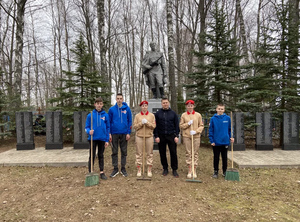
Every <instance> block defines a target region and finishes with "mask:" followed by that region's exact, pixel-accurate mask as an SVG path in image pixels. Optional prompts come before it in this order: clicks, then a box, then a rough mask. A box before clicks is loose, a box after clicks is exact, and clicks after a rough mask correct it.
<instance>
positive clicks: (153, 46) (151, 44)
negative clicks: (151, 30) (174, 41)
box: [150, 42, 156, 51]
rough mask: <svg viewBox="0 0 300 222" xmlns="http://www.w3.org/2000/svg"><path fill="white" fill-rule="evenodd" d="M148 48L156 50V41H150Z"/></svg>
mask: <svg viewBox="0 0 300 222" xmlns="http://www.w3.org/2000/svg"><path fill="white" fill-rule="evenodd" d="M150 48H151V50H152V51H155V50H156V42H150Z"/></svg>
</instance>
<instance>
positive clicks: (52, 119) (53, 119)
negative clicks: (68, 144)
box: [46, 111, 63, 149]
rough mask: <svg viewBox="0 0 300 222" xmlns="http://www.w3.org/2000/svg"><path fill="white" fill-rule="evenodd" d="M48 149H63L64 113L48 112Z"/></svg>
mask: <svg viewBox="0 0 300 222" xmlns="http://www.w3.org/2000/svg"><path fill="white" fill-rule="evenodd" d="M46 126H47V128H46V149H62V148H63V137H62V133H63V132H62V112H61V111H55V112H49V111H48V112H46Z"/></svg>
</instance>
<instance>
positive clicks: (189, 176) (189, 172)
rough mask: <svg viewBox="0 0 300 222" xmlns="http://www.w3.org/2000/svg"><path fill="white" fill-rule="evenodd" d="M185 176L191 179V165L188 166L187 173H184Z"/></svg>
mask: <svg viewBox="0 0 300 222" xmlns="http://www.w3.org/2000/svg"><path fill="white" fill-rule="evenodd" d="M186 177H187V178H188V179H191V178H192V167H191V166H189V171H188V174H187V175H186Z"/></svg>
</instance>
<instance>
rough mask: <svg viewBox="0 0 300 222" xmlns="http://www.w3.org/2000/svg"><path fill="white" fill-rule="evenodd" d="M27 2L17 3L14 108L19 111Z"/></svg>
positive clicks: (25, 0)
mask: <svg viewBox="0 0 300 222" xmlns="http://www.w3.org/2000/svg"><path fill="white" fill-rule="evenodd" d="M26 2H27V0H18V2H17V21H16V22H17V29H16V51H15V82H14V94H15V96H16V100H15V103H14V107H15V108H16V110H19V108H20V106H21V95H22V72H23V67H22V66H23V45H24V42H23V41H24V40H23V34H24V14H25V4H26Z"/></svg>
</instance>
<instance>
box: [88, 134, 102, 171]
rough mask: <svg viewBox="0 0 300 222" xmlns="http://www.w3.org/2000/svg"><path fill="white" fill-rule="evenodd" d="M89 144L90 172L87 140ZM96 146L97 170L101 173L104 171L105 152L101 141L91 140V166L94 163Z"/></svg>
mask: <svg viewBox="0 0 300 222" xmlns="http://www.w3.org/2000/svg"><path fill="white" fill-rule="evenodd" d="M89 143H90V156H89V172H91V141H90V140H89ZM97 146H98V161H99V168H100V171H103V169H104V157H103V153H104V150H105V142H104V141H101V140H93V166H94V163H95V158H96V147H97Z"/></svg>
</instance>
